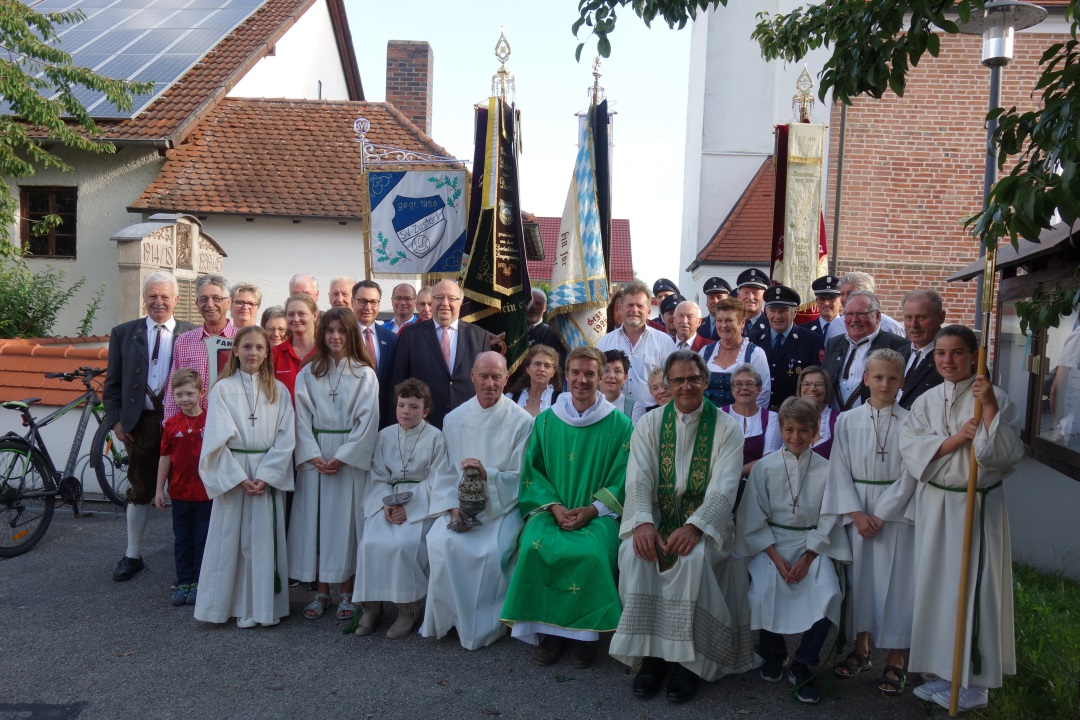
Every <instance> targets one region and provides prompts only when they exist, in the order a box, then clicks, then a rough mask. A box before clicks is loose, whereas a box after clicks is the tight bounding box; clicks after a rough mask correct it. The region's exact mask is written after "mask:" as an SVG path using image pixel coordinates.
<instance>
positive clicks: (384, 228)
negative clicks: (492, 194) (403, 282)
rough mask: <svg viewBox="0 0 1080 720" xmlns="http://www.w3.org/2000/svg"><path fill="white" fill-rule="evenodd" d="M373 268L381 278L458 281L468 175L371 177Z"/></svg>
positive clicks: (399, 173) (402, 173)
mask: <svg viewBox="0 0 1080 720" xmlns="http://www.w3.org/2000/svg"><path fill="white" fill-rule="evenodd" d="M368 197H369V198H370V203H371V229H370V231H369V232H370V236H371V240H370V242H371V270H372V273H373V274H374V275H376V276H380V277H407V276H410V275H414V274H417V273H430V274H433V275H436V276H438V277H448V278H456V277H457V276H458V273H459V272H460V270H461V257H462V252H463V251H464V248H465V227H466V208H465V171H464V170H454V169H439V170H408V171H397V172H373V173H369V174H368Z"/></svg>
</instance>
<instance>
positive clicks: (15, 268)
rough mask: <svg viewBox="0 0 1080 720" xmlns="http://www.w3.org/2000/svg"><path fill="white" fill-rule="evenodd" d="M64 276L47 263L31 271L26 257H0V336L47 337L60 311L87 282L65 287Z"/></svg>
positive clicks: (60, 271)
mask: <svg viewBox="0 0 1080 720" xmlns="http://www.w3.org/2000/svg"><path fill="white" fill-rule="evenodd" d="M66 276H67V271H66V270H59V269H57V268H54V267H50V266H45V267H43V268H42V269H41V270H39V271H38V272H32V271H31V270H30V269H29V268H28V267H26V261H25V260H23V259H21V258H18V259H16V258H12V257H6V256H0V338H20V337H21V338H27V337H49V336H50V335H51V334H52V329H53V325H54V324H56V316H57V315H59V314H60V310H62V309H63V307H64V306H65V305H67V303H68V301H69V300H71V298H72V296H73V295H75V293H76V292H77V291H78V289H79V288H81V287H82V286H83V283H85V282H86V278H80V279H79V280H78V281H76V282H75V284H74V285H72V286H71V287H69V288H66V289H65V288H64V278H65V277H66Z"/></svg>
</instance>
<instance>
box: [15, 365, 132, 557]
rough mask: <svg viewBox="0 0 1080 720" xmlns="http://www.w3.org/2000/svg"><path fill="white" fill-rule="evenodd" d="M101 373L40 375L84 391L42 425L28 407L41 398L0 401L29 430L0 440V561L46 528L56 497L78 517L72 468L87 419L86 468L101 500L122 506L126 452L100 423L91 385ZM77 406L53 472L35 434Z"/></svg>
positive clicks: (101, 412) (78, 489)
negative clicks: (93, 425) (75, 422)
mask: <svg viewBox="0 0 1080 720" xmlns="http://www.w3.org/2000/svg"><path fill="white" fill-rule="evenodd" d="M104 373H105V371H104V370H102V369H100V368H91V367H80V368H78V369H77V370H74V371H72V372H66V373H45V377H47V378H50V379H55V378H58V379H60V380H63V381H64V382H73V381H74V380H76V379H81V380H82V382H83V385H84V386H85V387H86V392H84V393H83V394H82V395H80V396H79V397H78V398H76V399H75V400H73V401H71V402H70V403H68V404H67V405H65V406H64V407H62V408H59V409H57V410H55V411H54V412H52V413H50V414H49V415H48V416H46V417H45V418H44V419H43V420H41V421H38V420H35V419H34V417H33V416H32V415H31V414H30V408H31V406H32V405H33V404H34V403H36V402H38V401H39V400H40V398H27V399H26V400H9V401H7V402H4V403H0V407H3V408H5V409H7V410H15V411H17V412H19V413H21V414H22V423H23V426H24V427H27V428H29V430H27V432H26V435H25V436H22V435H19V434H18V433H15V432H9V433H7V434H6V435H4V436H3V437H0V557H14V556H16V555H21V554H22V553H24V552H26V551H28V550H30V548H32V547H34V545H36V544H37V543H38V541H39V540H41V538H42V537H43V536H44V535H45V531H46V530H48V529H49V523H51V522H52V516H53V511H54V510H55V505H56V501H57V500H58V499H59V501H60V504H61V505H63V504H65V503H67V504H70V505H71V506H72V509H73V510H74V513H75V516H76V517H82V516H83V513H82V512H81V510H80V509H79V501H80V500H81V499H82V494H83V484H82V482H81V481H80V480H79V479H78V478H77V477H75V468H76V465H77V464H78V461H79V451H80V450H81V449H82V442H83V437H85V435H86V428H87V426H88V425H89V423H90V418H91V417H93V418H94V419H95V420H97V423H98V426H97V430H96V431H95V433H94V438H93V440H92V441H91V443H90V465H91V466H92V467H93V468H94V471H95V474H96V475H97V480H98V484H99V485H100V486H101V491H102V493H103V494H104V495H105V497H107V498H108V499H109V500H110V501H111V502H113V503H114V504H116V505H118V506H121V507H123V505H124V503H125V502H126V501H125V495H126V492H127V485H128V482H127V467H128V458H127V450H126V448H125V447H124V444H123V443H122V442H118V441H117V440H115V439H114V438H113V435H112V428H111V427H109V426H108V425H107V424H106V422H105V406H104V405H103V404H102V402H101V396H100V395H99V392H98V387H96V386H95V385H94V379H95V378H97V377H98V376H99V375H103V374H104ZM99 384H100V381H99ZM80 405H81V406H82V415H81V417H80V418H79V426H78V429H77V430H76V432H75V437H74V439H73V441H72V443H71V450H70V452H69V453H68V460H67V464H66V465H65V466H64V471H63V472H62V473H61V472H60V471H58V470H57V469H56V465H55V463H53V460H52V456H51V455H50V454H49V450H48V448H47V447H46V446H45V441H44V440H43V439H42V437H41V432H40V431H41V428H43V427H46V426H48V425H50V424H52V423H53V422H55V421H56V420H57V419H58V418H60V417H61V416H63V415H65V414H67V413H68V412H70V411H71V410H73V409H75V408H77V407H79V406H80Z"/></svg>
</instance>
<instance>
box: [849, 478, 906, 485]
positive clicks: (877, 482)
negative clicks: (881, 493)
mask: <svg viewBox="0 0 1080 720" xmlns="http://www.w3.org/2000/svg"><path fill="white" fill-rule="evenodd" d="M851 482H855V483H859V484H860V485H892V484H893V483H894V482H896V481H895V480H857V479H855V478H851Z"/></svg>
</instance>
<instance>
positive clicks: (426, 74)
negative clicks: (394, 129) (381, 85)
mask: <svg viewBox="0 0 1080 720" xmlns="http://www.w3.org/2000/svg"><path fill="white" fill-rule="evenodd" d="M434 62H435V56H434V54H433V53H432V52H431V45H429V44H428V43H427V42H426V41H424V40H391V41H390V42H388V43H386V102H388V103H390V104H391V105H393V106H394V107H396V108H397V109H398V110H400V111H401V113H402V114H403V115H404V116H405V117H407V118H409V119H410V120H412V121H413V123H415V124H416V126H417V127H419V128H420V129H421V130H423V131H424V132H425V133H427V134H428V135H431V78H432V72H433V69H432V65H433V64H434Z"/></svg>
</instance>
